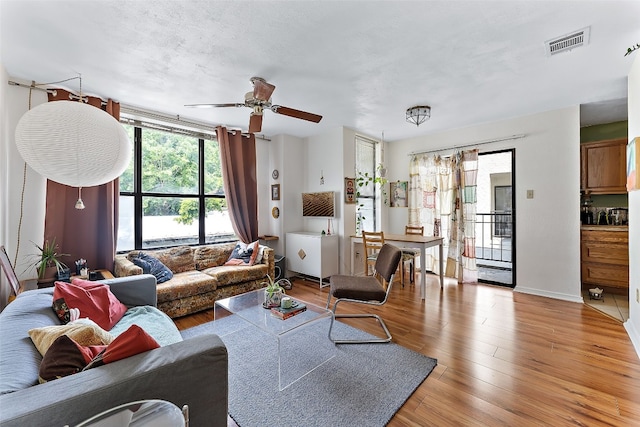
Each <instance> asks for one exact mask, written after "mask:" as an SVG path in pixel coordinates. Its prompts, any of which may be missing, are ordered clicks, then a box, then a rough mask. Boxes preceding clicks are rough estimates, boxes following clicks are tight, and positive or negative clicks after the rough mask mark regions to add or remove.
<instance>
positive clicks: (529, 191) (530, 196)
mask: <svg viewBox="0 0 640 427" xmlns="http://www.w3.org/2000/svg"><path fill="white" fill-rule="evenodd" d="M527 199H533V190H527Z"/></svg>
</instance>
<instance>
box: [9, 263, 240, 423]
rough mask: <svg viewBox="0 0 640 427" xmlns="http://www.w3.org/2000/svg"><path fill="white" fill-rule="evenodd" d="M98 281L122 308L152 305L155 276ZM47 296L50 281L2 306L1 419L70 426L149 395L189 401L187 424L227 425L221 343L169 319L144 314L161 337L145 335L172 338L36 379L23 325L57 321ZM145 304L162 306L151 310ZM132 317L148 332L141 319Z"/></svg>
mask: <svg viewBox="0 0 640 427" xmlns="http://www.w3.org/2000/svg"><path fill="white" fill-rule="evenodd" d="M102 282H103V283H108V284H109V285H110V287H111V291H112V292H113V294H114V295H115V296H116V297H117V298H118V300H120V301H121V302H122V303H124V304H125V305H126V306H127V307H136V306H153V307H155V306H156V300H157V297H156V279H155V277H153V276H151V275H146V274H145V275H140V276H134V277H125V278H116V279H111V280H105V281H102ZM52 299H53V288H47V289H39V290H33V291H27V292H24V293H22V294H20V295H19V296H18V297H17V298H16V299H15V300H14V301H13V302H11V303H10V304H9V305H7V307H6V308H5V309H4V310H3V311H2V313H0V343H1V344H0V425H1V426H3V427H12V426H30V427H35V426H59V427H62V426H65V425H71V426H73V425H76V424H78V423H80V422H81V421H83V420H85V419H87V418H90V417H91V416H93V415H96V414H98V413H100V412H102V411H105V410H107V409H110V408H113V407H114V406H118V405H120V404H124V403H128V402H132V401H138V400H147V399H161V400H166V401H170V402H172V403H174V404H175V405H176V406H178V407H180V408H181V407H183V406H184V405H188V406H189V413H190V424H191V425H192V426H205V425H211V426H217V425H220V426H226V424H227V412H228V378H227V375H228V355H227V350H226V347H225V346H224V344H223V343H222V341H221V340H220V338H219V337H218V336H217V335H213V334H206V335H199V336H197V337H194V338H189V339H187V340H184V341H182V337H181V336H180V333H179V331H178V330H177V328H176V327H175V325H174V324H173V322H171V320H170V319H169V318H167V321H168V323H167V324H166V325H163V326H162V327H161V328H158V326H157V323H158V322H157V320H156V319H157V317H154V318H153V319H151V317H152V316H151V315H149V316H148V320H149V321H150V322H153V323H156V325H155V328H156V330H158V329H162V330H159V331H158V332H155V333H159V335H161V337H160V338H159V337H158V336H156V335H154V333H151V332H150V334H151V335H152V336H154V338H156V340H158V342H159V343H160V344H161V345H163V343H162V342H160V341H161V340H163V339H164V340H165V341H166V342H173V343H172V344H168V345H163V346H162V347H160V348H157V349H154V350H151V351H147V352H145V353H141V354H137V355H135V356H132V357H129V358H126V359H122V360H118V361H116V362H113V363H110V364H107V365H103V366H100V367H97V368H93V369H89V370H87V371H82V372H79V373H77V374H73V375H69V376H66V377H63V378H59V379H56V380H53V381H49V382H47V383H44V384H39V383H38V369H39V365H40V361H41V360H42V356H41V355H40V353H39V352H38V350H37V349H36V347H35V346H34V345H33V343H32V342H31V339H30V338H29V335H28V331H29V330H30V329H32V328H37V327H43V326H49V325H59V324H60V322H59V320H58V318H57V316H56V314H55V313H54V311H53V310H52V308H51V304H52ZM148 311H149V312H151V313H153V312H154V311H155V312H157V313H160V312H159V311H158V310H157V309H149V310H148ZM160 314H161V313H160ZM161 315H162V316H164V315H163V314H161ZM126 317H127V315H125V317H124V318H123V320H124V319H125V318H126ZM143 317H144V316H143ZM164 317H166V316H164ZM123 320H121V321H120V322H123ZM144 321H145V320H144V319H142V320H141V321H140V322H142V323H144ZM120 322H119V323H120ZM137 324H138V325H139V326H141V327H142V328H143V329H145V331H147V328H146V327H145V325H144V324H141V323H137ZM117 328H118V324H116V326H114V328H113V329H112V334H113V335H117V334H116V333H115V332H113V331H115V330H116V329H117ZM153 328H154V326H153V325H149V329H150V330H153ZM172 328H173V329H172ZM120 332H122V331H120ZM176 334H177V335H176ZM176 337H177V338H176Z"/></svg>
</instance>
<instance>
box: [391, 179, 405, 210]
mask: <svg viewBox="0 0 640 427" xmlns="http://www.w3.org/2000/svg"><path fill="white" fill-rule="evenodd" d="M407 186H408V182H407V181H396V182H390V183H389V193H390V204H389V205H390V206H391V207H392V208H406V207H407V206H408V204H407Z"/></svg>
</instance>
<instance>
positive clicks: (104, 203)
mask: <svg viewBox="0 0 640 427" xmlns="http://www.w3.org/2000/svg"><path fill="white" fill-rule="evenodd" d="M70 95H71V93H70V92H68V91H66V90H63V89H56V91H55V93H49V101H62V100H67V101H68V100H70ZM88 103H89V104H91V105H93V106H94V107H97V108H100V109H102V110H104V111H106V112H107V113H109V114H110V115H112V116H113V117H114V118H115V119H116V120H120V104H119V103H117V102H113V101H112V100H109V101H107V103H106V105H102V100H101V99H100V98H95V97H88ZM52 143H55V141H52ZM60 167H64V165H60ZM87 167H91V165H87ZM119 192H120V186H119V180H118V179H117V178H116V179H115V180H113V181H111V182H108V183H106V184H103V185H99V186H94V187H83V188H82V200H83V201H84V204H85V209H82V210H78V209H75V203H76V200H78V188H76V187H69V186H67V185H63V184H59V183H57V182H53V181H51V180H47V200H46V212H45V218H44V238H45V240H49V242H51V241H53V239H54V238H55V239H56V243H57V244H58V245H59V251H60V252H62V253H65V254H69V256H67V257H64V258H63V259H62V262H64V263H65V264H67V265H68V266H69V268H71V272H72V273H74V272H75V264H74V261H75V260H78V259H80V258H84V259H86V260H87V266H88V268H89V269H90V270H97V269H103V268H104V269H107V270H110V271H113V260H114V257H115V253H116V243H117V241H118V201H119Z"/></svg>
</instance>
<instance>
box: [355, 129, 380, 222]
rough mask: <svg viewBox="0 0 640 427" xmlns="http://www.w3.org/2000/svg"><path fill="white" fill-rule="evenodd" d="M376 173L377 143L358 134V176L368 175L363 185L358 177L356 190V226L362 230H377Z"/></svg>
mask: <svg viewBox="0 0 640 427" xmlns="http://www.w3.org/2000/svg"><path fill="white" fill-rule="evenodd" d="M375 174H376V144H375V142H373V141H371V140H368V139H365V138H362V137H359V136H356V177H366V179H364V180H363V181H361V183H362V184H363V185H362V186H361V185H360V183H359V182H358V180H357V179H356V187H357V188H356V192H357V196H358V200H357V208H356V228H357V229H358V230H360V231H362V230H364V231H376V227H377V224H376V206H377V204H378V191H377V190H376V185H375V184H374V182H373V179H374V178H375V177H376V175H375ZM369 178H370V179H369ZM367 181H368V182H367Z"/></svg>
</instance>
